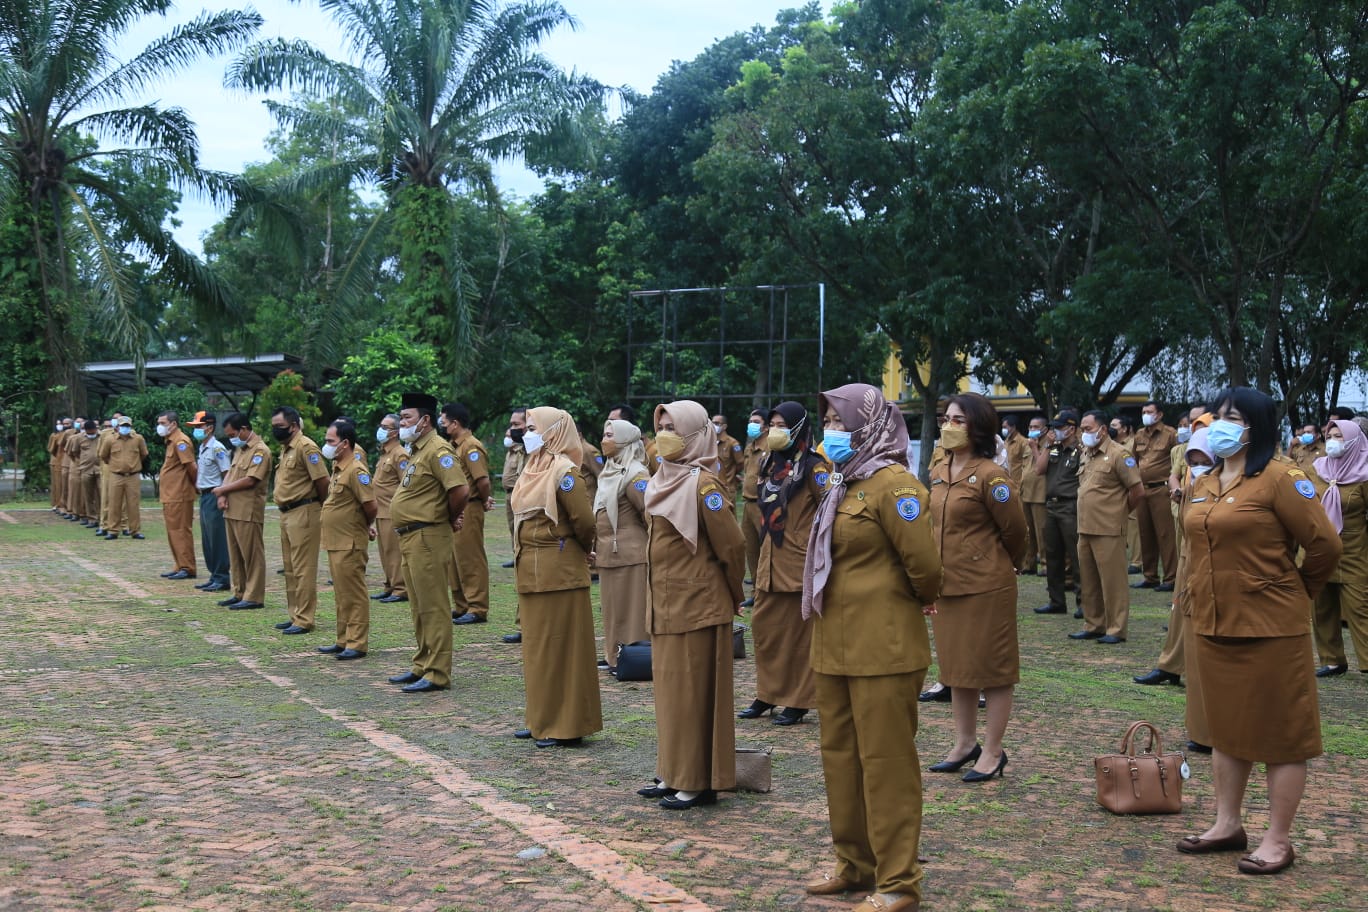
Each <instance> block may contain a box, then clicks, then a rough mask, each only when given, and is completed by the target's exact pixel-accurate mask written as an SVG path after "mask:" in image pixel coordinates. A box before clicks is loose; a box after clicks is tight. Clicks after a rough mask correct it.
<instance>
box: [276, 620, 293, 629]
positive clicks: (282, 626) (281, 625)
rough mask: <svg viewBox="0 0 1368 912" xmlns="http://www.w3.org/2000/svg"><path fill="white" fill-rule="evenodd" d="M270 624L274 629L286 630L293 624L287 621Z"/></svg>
mask: <svg viewBox="0 0 1368 912" xmlns="http://www.w3.org/2000/svg"><path fill="white" fill-rule="evenodd" d="M271 626H272V627H274V628H275V629H276V630H288V629H289V628H291V627H293V626H294V624H292V623H291V622H289V621H281V622H280V623H279V624H272V625H271Z"/></svg>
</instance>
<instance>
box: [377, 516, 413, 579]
mask: <svg viewBox="0 0 1368 912" xmlns="http://www.w3.org/2000/svg"><path fill="white" fill-rule="evenodd" d="M375 543H376V544H377V545H379V546H380V569H382V570H383V571H384V572H385V592H387V593H389V594H391V595H408V589H406V588H404V555H402V554H401V553H399V536H398V535H397V534H396V533H395V531H394V520H392V519H376V520H375Z"/></svg>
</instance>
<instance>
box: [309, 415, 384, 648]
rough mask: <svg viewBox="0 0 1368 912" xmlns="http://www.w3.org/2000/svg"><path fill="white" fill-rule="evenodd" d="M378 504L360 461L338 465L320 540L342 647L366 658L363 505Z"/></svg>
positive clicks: (367, 608) (367, 603) (367, 604)
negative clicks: (329, 575) (326, 556)
mask: <svg viewBox="0 0 1368 912" xmlns="http://www.w3.org/2000/svg"><path fill="white" fill-rule="evenodd" d="M301 436H302V435H301ZM374 502H375V492H374V491H373V490H372V488H371V478H370V474H369V473H368V472H367V471H366V467H365V465H364V464H363V463H362V462H361V460H359V459H355V458H352V459H339V460H337V461H335V462H334V463H333V470H332V476H331V477H330V478H329V481H328V497H327V499H326V500H324V501H323V506H322V508H321V509H320V510H319V525H320V527H321V529H320V534H319V540H320V543H321V544H322V546H323V549H324V550H325V551H327V552H328V570H329V572H331V573H332V581H333V597H334V599H335V601H336V605H337V639H336V643H337V646H338V647H340V648H341V649H344V650H345V649H351V650H354V651H355V652H360V653H365V652H366V650H367V648H369V644H370V598H369V597H368V596H367V593H366V561H367V559H368V558H369V556H370V536H369V534H368V532H367V529H368V528H369V526H370V523H369V522H368V521H367V519H366V513H365V508H364V506H363V505H364V504H368V503H374ZM347 658H350V656H347Z"/></svg>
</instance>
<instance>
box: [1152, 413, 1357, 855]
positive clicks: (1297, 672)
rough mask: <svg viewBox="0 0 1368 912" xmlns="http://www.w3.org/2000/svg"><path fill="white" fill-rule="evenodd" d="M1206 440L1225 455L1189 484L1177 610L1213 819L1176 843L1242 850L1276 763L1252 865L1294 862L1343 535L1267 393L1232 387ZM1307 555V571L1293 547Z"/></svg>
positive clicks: (1200, 849) (1184, 847)
mask: <svg viewBox="0 0 1368 912" xmlns="http://www.w3.org/2000/svg"><path fill="white" fill-rule="evenodd" d="M1212 411H1213V414H1214V415H1215V416H1216V420H1215V421H1213V422H1212V424H1211V426H1210V427H1209V428H1208V429H1207V443H1208V445H1209V446H1210V447H1211V451H1212V453H1213V454H1214V455H1215V456H1216V458H1217V460H1218V462H1217V463H1216V467H1215V468H1214V469H1213V470H1212V471H1211V473H1210V474H1207V475H1205V476H1203V477H1202V478H1201V479H1199V480H1198V481H1197V483H1196V484H1195V485H1194V486H1193V492H1192V502H1191V503H1190V504H1189V506H1188V510H1187V512H1186V514H1185V515H1184V517H1183V532H1184V534H1185V535H1186V536H1187V539H1188V548H1189V551H1188V561H1189V562H1188V567H1187V577H1186V580H1185V582H1186V588H1187V591H1186V592H1185V593H1184V596H1183V598H1182V599H1181V600H1180V605H1181V607H1182V610H1183V612H1184V614H1185V616H1186V620H1187V623H1188V625H1189V631H1190V636H1191V638H1192V639H1191V642H1192V644H1193V647H1194V650H1195V652H1196V655H1195V657H1194V658H1195V660H1196V661H1195V662H1194V663H1193V665H1194V667H1193V671H1192V672H1190V675H1191V674H1195V676H1196V678H1197V679H1198V681H1199V683H1200V694H1201V697H1200V699H1201V702H1202V710H1203V714H1204V716H1205V719H1206V725H1207V730H1208V735H1209V737H1210V740H1211V746H1212V763H1211V767H1212V777H1213V779H1214V785H1215V792H1216V822H1215V823H1214V824H1212V825H1211V827H1210V828H1208V829H1207V830H1206V832H1204V833H1202V834H1201V835H1200V836H1188V837H1185V838H1184V839H1183V840H1181V841H1180V842H1179V843H1178V846H1177V848H1178V851H1180V852H1185V853H1187V854H1203V853H1207V852H1222V851H1244V850H1245V848H1247V845H1248V837H1247V836H1246V835H1245V830H1244V826H1243V823H1242V820H1241V814H1242V811H1243V804H1244V794H1245V787H1246V785H1247V784H1248V782H1249V775H1250V771H1251V770H1252V768H1253V765H1254V763H1255V762H1262V763H1264V764H1265V765H1266V766H1267V770H1268V806H1269V807H1268V829H1267V830H1266V831H1265V832H1264V834H1263V838H1262V839H1261V840H1260V841H1259V847H1258V849H1257V850H1255V851H1254V852H1253V853H1252V854H1249V855H1245V856H1244V857H1243V858H1241V859H1240V862H1239V865H1238V869H1239V871H1240V872H1241V873H1243V874H1275V873H1277V872H1278V871H1281V870H1283V869H1284V868H1286V867H1288V866H1289V865H1291V864H1292V861H1293V858H1294V857H1295V853H1294V852H1293V850H1292V841H1291V827H1292V818H1293V817H1294V816H1295V815H1296V813H1297V805H1298V804H1299V803H1300V802H1301V797H1302V793H1303V792H1304V791H1305V788H1306V761H1307V760H1308V759H1310V758H1311V757H1315V756H1318V755H1319V754H1320V752H1321V734H1320V708H1319V705H1318V704H1317V701H1316V678H1315V674H1314V672H1313V671H1312V669H1313V667H1314V665H1313V662H1312V654H1311V631H1310V629H1309V625H1308V623H1307V619H1308V618H1309V617H1310V616H1311V600H1312V599H1313V598H1314V597H1315V596H1316V594H1317V593H1319V592H1320V590H1321V588H1322V587H1323V586H1324V585H1325V581H1326V580H1327V579H1328V578H1329V577H1330V574H1331V573H1333V572H1334V569H1335V565H1336V564H1337V563H1338V562H1339V557H1340V538H1339V536H1338V535H1337V534H1336V533H1335V527H1334V526H1333V525H1331V524H1330V520H1329V518H1328V517H1327V516H1326V513H1325V510H1324V508H1322V507H1321V505H1320V503H1319V502H1318V501H1317V499H1316V489H1315V486H1314V485H1313V484H1312V482H1311V480H1310V479H1309V478H1307V476H1306V473H1305V472H1303V471H1302V470H1301V469H1298V468H1297V467H1295V466H1294V465H1291V464H1289V463H1286V462H1278V461H1273V451H1274V447H1275V446H1276V444H1277V417H1276V410H1275V408H1274V405H1273V400H1272V399H1270V398H1269V397H1268V396H1266V395H1264V394H1263V393H1261V392H1259V391H1258V390H1253V389H1249V388H1248V387H1236V388H1235V389H1229V390H1225V391H1223V392H1222V393H1221V394H1220V395H1218V396H1217V397H1216V399H1215V407H1214V408H1213V409H1212ZM1298 548H1303V549H1305V558H1304V560H1303V561H1302V564H1301V566H1300V567H1298V566H1297V563H1296V556H1297V549H1298Z"/></svg>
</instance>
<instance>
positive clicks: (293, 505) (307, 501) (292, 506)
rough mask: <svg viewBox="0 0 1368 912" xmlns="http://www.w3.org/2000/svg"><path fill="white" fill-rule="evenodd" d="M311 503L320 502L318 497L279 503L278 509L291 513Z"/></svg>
mask: <svg viewBox="0 0 1368 912" xmlns="http://www.w3.org/2000/svg"><path fill="white" fill-rule="evenodd" d="M311 503H318V498H317V497H306V498H305V499H304V500H296V501H295V502H294V503H287V504H277V505H276V509H278V510H280V512H281V513H289V512H290V511H291V510H295V509H298V508H299V507H307V506H308V505H309V504H311Z"/></svg>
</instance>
